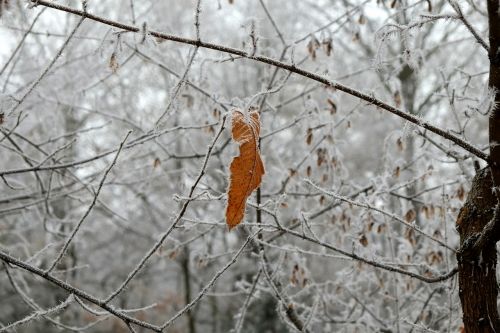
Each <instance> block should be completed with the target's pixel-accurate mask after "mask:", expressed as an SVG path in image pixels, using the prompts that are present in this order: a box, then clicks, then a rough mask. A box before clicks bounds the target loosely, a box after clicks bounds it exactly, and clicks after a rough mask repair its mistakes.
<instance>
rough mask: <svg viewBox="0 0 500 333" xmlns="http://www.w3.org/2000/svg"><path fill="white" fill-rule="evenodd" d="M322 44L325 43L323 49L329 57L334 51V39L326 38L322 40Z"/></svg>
mask: <svg viewBox="0 0 500 333" xmlns="http://www.w3.org/2000/svg"><path fill="white" fill-rule="evenodd" d="M321 44H322V45H323V50H324V51H325V54H326V56H327V57H329V56H330V55H331V54H332V51H333V45H332V39H331V38H326V39H324V40H323V41H322V42H321Z"/></svg>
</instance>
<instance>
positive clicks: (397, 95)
mask: <svg viewBox="0 0 500 333" xmlns="http://www.w3.org/2000/svg"><path fill="white" fill-rule="evenodd" d="M394 104H396V107H397V108H399V107H400V106H401V94H400V92H399V91H396V92H395V93H394Z"/></svg>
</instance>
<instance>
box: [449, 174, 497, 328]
mask: <svg viewBox="0 0 500 333" xmlns="http://www.w3.org/2000/svg"><path fill="white" fill-rule="evenodd" d="M489 170H490V169H489V168H486V169H483V170H481V171H480V172H479V173H478V174H477V175H476V177H475V178H474V181H473V185H472V188H471V191H470V192H469V196H468V198H467V201H466V203H465V205H464V207H463V208H462V209H461V210H460V214H459V216H458V220H457V229H458V231H459V233H460V245H461V248H464V249H465V250H464V251H462V252H459V254H458V255H457V258H458V279H459V294H460V301H461V302H462V310H463V322H464V327H465V330H466V332H467V333H475V332H500V325H499V322H500V321H499V317H498V312H497V281H496V264H497V255H496V248H495V243H489V244H488V245H486V246H485V247H484V248H483V249H482V251H479V252H477V251H474V250H472V249H469V247H468V246H467V245H466V244H465V243H466V242H473V241H474V240H475V237H474V235H476V234H477V233H479V232H481V231H482V230H483V227H484V226H485V225H486V224H487V223H488V222H489V221H490V220H491V219H492V217H493V212H494V207H495V205H496V202H497V199H496V196H495V195H494V194H493V193H492V191H491V188H492V185H493V184H492V179H491V173H490V171H489Z"/></svg>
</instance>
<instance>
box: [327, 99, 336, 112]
mask: <svg viewBox="0 0 500 333" xmlns="http://www.w3.org/2000/svg"><path fill="white" fill-rule="evenodd" d="M326 101H327V102H328V105H329V106H330V114H335V113H337V105H336V104H335V102H334V101H332V100H331V99H330V98H328V99H327V100H326Z"/></svg>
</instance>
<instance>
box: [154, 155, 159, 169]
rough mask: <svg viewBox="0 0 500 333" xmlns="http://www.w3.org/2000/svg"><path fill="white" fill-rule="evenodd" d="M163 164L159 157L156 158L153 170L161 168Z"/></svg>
mask: <svg viewBox="0 0 500 333" xmlns="http://www.w3.org/2000/svg"><path fill="white" fill-rule="evenodd" d="M160 164H161V161H160V159H159V158H158V157H157V158H155V160H154V162H153V168H154V169H156V168H157V167H159V166H160Z"/></svg>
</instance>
